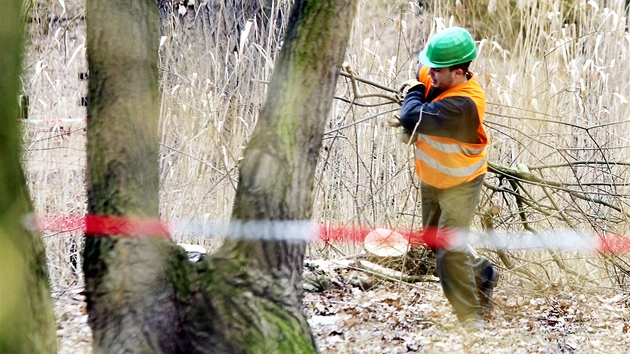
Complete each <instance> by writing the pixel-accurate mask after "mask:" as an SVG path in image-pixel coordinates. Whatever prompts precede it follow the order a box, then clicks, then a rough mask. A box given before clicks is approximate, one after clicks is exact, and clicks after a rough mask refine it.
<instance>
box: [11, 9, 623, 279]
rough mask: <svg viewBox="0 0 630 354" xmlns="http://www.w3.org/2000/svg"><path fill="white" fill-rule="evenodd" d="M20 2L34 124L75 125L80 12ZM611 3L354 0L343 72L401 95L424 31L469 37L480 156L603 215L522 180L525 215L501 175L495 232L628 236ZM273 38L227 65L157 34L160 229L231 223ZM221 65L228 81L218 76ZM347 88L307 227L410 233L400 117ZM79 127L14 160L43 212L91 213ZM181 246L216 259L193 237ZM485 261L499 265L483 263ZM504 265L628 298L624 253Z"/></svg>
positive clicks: (51, 246)
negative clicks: (170, 222) (484, 148)
mask: <svg viewBox="0 0 630 354" xmlns="http://www.w3.org/2000/svg"><path fill="white" fill-rule="evenodd" d="M30 3H32V4H33V5H32V7H31V9H32V10H31V11H33V13H34V15H33V18H36V19H37V21H38V22H34V23H32V24H31V26H30V27H29V28H30V30H29V35H30V39H31V40H30V43H29V45H28V47H27V55H26V61H25V64H26V70H25V72H24V75H23V82H24V92H25V94H26V95H28V96H29V97H30V107H29V117H30V118H31V119H33V120H50V119H59V118H78V119H82V118H84V117H85V108H84V107H81V106H79V105H78V103H79V101H80V99H81V97H82V96H84V95H85V92H86V85H85V81H81V80H79V73H82V72H85V71H86V70H87V63H86V58H85V49H84V45H85V28H84V26H85V24H84V21H83V19H82V17H81V15H82V11H83V1H82V0H65V1H52V0H51V1H42V0H31V2H30ZM605 3H606V4H607V7H604V6H603V5H598V4H597V3H596V2H594V1H588V2H575V1H561V2H558V1H546V0H538V1H531V0H530V1H510V2H504V1H494V0H485V1H484V0H479V1H473V2H467V6H466V7H464V6H461V5H458V4H461V2H460V1H455V0H452V1H434V2H433V3H432V4H430V6H428V7H427V8H421V7H419V6H418V3H417V2H403V1H394V0H390V1H378V2H373V1H359V10H358V16H357V19H356V20H355V22H354V30H353V35H352V38H351V41H350V43H349V45H348V49H347V55H346V61H347V62H348V63H349V64H350V66H351V68H352V69H353V70H354V71H355V72H356V75H358V76H361V77H363V78H366V79H369V80H372V81H375V82H379V83H381V84H383V85H385V86H388V87H391V88H396V87H398V86H399V85H400V83H401V82H403V81H405V80H406V79H408V78H410V77H412V76H413V75H414V73H415V70H416V68H417V61H416V53H417V52H418V50H419V49H420V48H422V46H423V45H424V42H425V41H426V39H427V38H428V37H429V35H430V34H432V33H434V32H435V31H436V30H438V29H441V28H442V27H445V26H450V25H466V26H471V27H470V28H471V32H473V34H474V35H475V37H476V38H477V39H478V40H479V43H480V45H479V48H480V53H481V55H480V57H479V59H478V60H477V61H476V62H475V63H474V64H473V70H474V71H475V72H477V73H478V75H479V76H478V77H479V79H480V82H481V84H482V85H483V86H484V88H485V90H486V93H487V96H488V107H487V115H486V130H487V131H488V133H489V135H490V136H491V145H490V151H489V155H490V159H491V161H493V162H496V163H499V164H502V165H505V166H516V165H517V164H525V165H527V166H529V169H530V170H531V171H532V172H533V173H534V174H537V175H539V176H540V177H542V178H545V179H548V180H553V181H560V182H564V183H568V184H569V185H567V188H569V189H571V190H572V191H574V192H578V193H580V194H581V195H587V196H590V197H592V198H596V199H597V200H599V201H603V202H604V203H607V204H603V203H597V202H593V200H584V199H580V198H577V197H576V196H575V194H570V193H567V191H566V190H564V191H563V190H560V189H554V188H550V187H547V188H541V187H540V186H534V185H530V184H527V183H524V182H523V181H520V182H519V183H521V184H520V193H521V195H522V196H523V197H524V199H525V200H526V201H527V202H529V204H527V203H526V204H525V206H524V207H520V206H519V205H517V204H516V202H515V199H514V197H513V193H508V192H506V189H509V188H511V187H510V185H509V184H508V183H507V180H506V178H499V176H498V175H496V174H489V176H488V178H487V180H486V181H487V183H488V187H489V188H486V189H485V190H484V196H483V199H482V202H481V203H480V212H483V211H484V210H486V209H487V208H488V207H490V206H492V205H496V206H500V207H501V212H500V213H499V214H498V215H496V216H495V217H494V224H495V226H496V227H498V228H502V229H506V230H511V231H519V232H521V231H523V229H524V223H523V220H522V215H523V214H522V213H519V211H522V212H524V215H526V217H527V222H528V226H530V227H531V228H533V229H540V230H546V229H553V228H558V227H576V228H580V229H585V230H587V231H588V232H595V231H597V232H600V231H602V230H612V231H615V232H619V233H627V232H628V223H627V222H626V221H627V214H626V211H625V209H627V203H628V198H627V196H628V195H630V193H629V191H628V186H627V184H628V182H629V181H627V180H626V172H627V171H626V170H627V166H625V165H622V164H615V163H614V162H618V161H624V162H625V161H628V157H629V151H628V148H629V147H630V143H629V142H628V141H627V139H628V138H627V137H626V135H625V132H626V131H627V129H628V127H627V125H628V123H629V121H628V119H627V117H628V116H629V113H630V112H629V110H630V106H629V102H628V100H630V86H629V85H630V83H628V80H626V77H625V76H626V75H625V73H626V72H628V71H629V69H630V68H629V67H628V66H630V62H629V61H627V60H625V58H627V57H628V50H629V48H630V35H629V34H628V31H627V28H628V23H627V22H628V18H627V16H628V13H627V9H626V8H625V2H624V1H619V0H611V1H607V2H605ZM282 6H284V5H282ZM286 17H287V16H285V19H286ZM169 28H177V25H176V24H175V23H172V24H171V25H170V26H169ZM278 30H279V31H282V28H280V29H278ZM180 33H181V32H180ZM274 37H275V36H274V35H273V34H272V33H269V32H261V29H259V28H257V27H256V25H255V24H254V23H252V27H251V28H250V30H249V32H248V35H247V36H246V39H243V40H242V41H241V42H240V43H239V45H238V46H237V47H238V55H235V54H234V53H218V52H217V51H216V50H209V49H208V47H207V43H208V41H209V39H207V38H206V40H205V41H202V42H203V45H202V44H200V45H198V46H195V45H189V43H187V42H185V41H183V40H182V39H181V38H183V36H182V35H180V36H179V37H173V36H170V35H169V36H167V37H166V38H165V42H164V44H163V45H162V46H161V48H160V54H161V56H160V63H159V65H160V69H161V74H162V78H161V88H162V91H161V92H162V107H161V116H160V129H161V137H162V138H161V153H160V171H161V174H160V178H161V195H160V198H161V214H162V216H163V217H164V218H165V219H171V218H195V219H201V220H228V219H229V217H230V212H231V206H232V200H233V197H234V191H235V186H236V180H237V178H238V176H237V166H238V161H239V158H240V156H241V155H242V151H243V148H244V146H245V145H246V143H247V141H248V137H249V136H250V134H251V132H252V129H253V127H254V125H255V124H256V119H257V116H258V111H259V109H260V107H261V106H262V104H263V102H264V98H265V93H266V84H265V82H267V81H269V79H270V76H271V73H272V71H273V61H274V58H275V56H276V54H277V52H278V49H279V47H278V43H277V41H276V40H275V39H274ZM261 38H266V40H265V41H261V40H260V39H261ZM258 43H264V46H261V45H259V44H258ZM226 61H228V62H230V63H232V65H233V66H232V69H230V70H225V67H224V63H225V62H226ZM340 64H341V63H340ZM358 89H359V92H358V93H360V94H361V95H369V94H374V93H378V94H387V93H388V92H384V91H383V90H380V89H378V88H375V87H372V86H370V85H365V84H361V83H359V84H358ZM356 93H357V92H354V91H353V90H352V85H351V83H350V81H349V80H348V79H347V78H343V77H341V78H340V80H339V85H338V90H337V93H336V97H337V98H338V99H337V100H335V104H334V107H333V109H332V113H331V116H330V120H329V123H328V125H327V131H328V133H327V134H326V135H325V138H324V144H323V145H324V148H323V149H322V151H321V153H320V155H321V158H320V162H319V167H318V173H317V177H316V178H317V179H316V187H315V202H314V219H315V220H317V221H320V222H323V223H330V224H337V225H338V224H342V225H361V226H366V227H372V226H387V227H391V228H395V227H406V228H409V227H418V225H419V224H420V220H419V219H418V216H419V215H420V214H419V205H418V201H419V191H418V182H417V180H416V178H415V177H414V175H413V171H412V156H413V155H412V153H413V152H412V149H411V148H408V147H404V146H402V145H401V144H400V143H399V142H398V141H397V140H396V137H395V132H394V131H393V130H392V129H391V128H389V127H387V126H385V125H384V124H383V122H384V118H385V117H387V115H389V114H393V112H394V111H395V110H396V109H397V108H398V106H397V105H396V104H391V103H389V102H388V101H387V100H385V99H383V98H378V97H369V98H360V99H357V98H356V97H355V94H356ZM84 126H85V125H84V123H82V122H81V121H77V122H75V123H57V124H50V123H40V124H24V140H25V157H24V164H25V167H26V171H27V177H28V182H29V187H30V188H31V192H32V196H33V200H34V201H35V209H36V212H38V213H58V214H66V213H84V212H85V208H86V206H85V203H86V196H85V184H84V182H85V181H84V179H85V151H84V144H85V134H84V131H83V129H84ZM576 161H579V162H580V164H579V165H576V164H574V163H575V162H576ZM572 163H573V165H572ZM560 165H562V166H560ZM549 166H555V167H553V168H550V167H549ZM490 187H494V189H492V188H490ZM611 206H613V207H615V208H616V209H614V208H611ZM477 222H479V220H477ZM478 226H479V225H478ZM44 237H45V240H46V244H47V246H48V258H49V269H50V272H51V278H52V279H51V280H52V284H53V287H54V288H64V287H69V286H80V285H81V281H80V271H78V270H76V269H73V268H72V266H71V264H72V262H71V260H72V259H73V258H76V257H78V256H79V254H78V253H79V251H78V250H79V249H80V247H76V245H77V243H79V242H80V237H81V236H80V234H79V233H78V232H70V233H61V234H46V235H44ZM178 241H186V242H190V243H199V244H203V245H205V246H206V247H209V248H213V247H215V246H216V242H215V241H213V240H209V239H207V238H203V237H200V236H199V235H188V236H185V237H182V238H180V239H178ZM361 251H362V247H361V245H358V244H353V243H335V244H332V245H323V244H314V245H313V246H312V247H310V249H309V254H310V255H311V256H312V257H321V256H324V257H332V258H334V257H341V256H348V255H352V254H355V253H357V252H361ZM483 253H484V254H486V255H488V256H489V257H490V258H492V259H493V260H495V261H496V262H497V263H500V262H499V261H498V258H497V257H496V255H495V254H494V253H492V252H490V251H488V252H483ZM511 259H512V260H513V261H515V262H516V264H517V265H518V266H519V268H520V269H528V270H529V271H531V272H532V274H534V275H535V276H536V277H537V278H538V279H539V280H541V281H542V283H543V284H546V285H549V286H552V285H554V284H558V283H562V284H567V283H570V284H586V285H587V286H589V287H594V288H598V287H608V286H611V287H613V288H614V289H617V290H622V289H624V288H625V284H626V282H627V279H626V275H625V273H624V268H627V266H626V263H625V262H626V258H625V257H622V256H620V257H617V258H615V257H612V258H609V259H605V258H602V257H599V256H594V255H585V254H579V253H569V252H566V253H561V254H551V253H549V252H547V251H539V252H522V253H514V254H512V255H511ZM585 280H586V281H587V282H585ZM503 281H505V282H507V283H508V284H510V285H514V286H521V285H524V286H527V287H531V286H533V284H531V279H529V278H527V277H524V276H523V275H522V274H521V273H515V272H511V271H504V277H503Z"/></svg>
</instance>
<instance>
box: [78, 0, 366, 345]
mask: <svg viewBox="0 0 630 354" xmlns="http://www.w3.org/2000/svg"><path fill="white" fill-rule="evenodd" d="M152 5H153V6H152ZM354 10H355V6H354V1H353V0H336V1H333V0H330V1H316V0H304V1H298V2H297V3H296V4H295V8H294V10H293V12H292V15H291V20H290V26H289V30H288V32H287V35H286V40H285V44H284V47H283V49H282V52H281V55H280V58H279V60H278V63H276V67H277V69H276V73H275V74H274V76H273V80H272V82H271V85H270V87H269V98H268V100H267V103H266V104H265V107H264V109H263V112H262V114H261V117H260V119H259V122H258V126H257V127H256V129H255V131H254V137H253V139H252V142H251V144H250V145H249V146H248V148H247V150H246V152H245V157H244V160H243V164H242V166H241V169H240V175H241V180H240V183H239V187H238V191H237V196H236V202H235V205H234V210H233V218H234V219H235V220H240V221H251V220H253V221H261V220H262V221H290V220H308V219H309V218H310V217H311V212H312V190H313V177H314V170H315V167H316V162H317V156H318V152H319V149H320V146H321V140H322V136H323V132H324V127H325V121H326V119H327V117H328V113H329V110H330V107H331V105H332V98H333V91H334V88H335V84H336V80H337V75H338V71H339V64H340V62H341V61H342V59H343V53H344V48H345V46H346V43H347V41H348V38H349V33H350V27H351V23H352V20H353V17H354ZM87 21H88V23H87V24H88V26H87V27H88V63H89V69H90V83H89V94H90V103H89V107H88V174H89V176H88V210H89V212H90V213H92V214H106V215H126V216H135V217H149V218H155V217H157V214H158V208H157V206H158V201H157V195H158V193H157V188H158V187H157V185H158V172H157V166H158V164H157V156H158V152H157V151H158V136H157V131H158V129H157V120H158V112H157V109H158V107H159V105H158V102H157V92H158V89H157V69H156V65H157V57H156V53H157V14H156V13H155V6H154V3H153V4H152V1H151V0H145V1H136V2H134V3H133V4H132V5H131V7H130V5H129V3H128V2H126V1H123V0H115V1H111V0H107V1H106V0H88V7H87ZM87 236H88V238H87V240H86V246H85V257H84V259H85V260H84V271H85V276H86V295H87V298H88V312H89V322H90V325H91V326H92V330H93V335H94V348H95V351H96V352H97V353H98V352H117V353H118V352H130V353H131V352H133V353H142V352H163V353H246V352H251V353H307V352H316V351H317V350H316V347H315V343H314V340H313V336H312V334H311V332H310V329H309V327H308V324H307V322H306V319H305V316H304V314H303V313H302V311H301V306H302V304H301V299H302V291H301V270H302V261H303V257H304V249H305V243H303V242H302V243H290V242H286V241H269V240H260V241H237V240H232V241H228V242H227V243H226V244H225V246H224V247H223V248H222V249H221V250H219V252H218V253H217V254H216V255H214V256H212V257H210V258H208V259H206V260H205V261H204V262H202V263H200V264H193V263H190V262H189V261H188V260H187V259H186V257H184V255H183V253H182V252H181V250H179V248H177V247H175V246H174V244H172V243H171V242H170V241H167V240H160V239H157V238H154V239H148V238H142V239H133V238H124V239H121V238H118V239H114V238H112V237H98V236H99V235H87ZM237 236H238V235H237ZM277 236H278V237H282V236H285V235H282V234H279V235H277Z"/></svg>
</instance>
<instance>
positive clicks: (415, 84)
mask: <svg viewBox="0 0 630 354" xmlns="http://www.w3.org/2000/svg"><path fill="white" fill-rule="evenodd" d="M418 90H421V91H423V92H424V84H423V83H422V82H420V81H418V80H416V79H411V80H407V81H405V82H404V83H403V84H402V86H401V87H400V92H399V93H398V98H399V99H400V100H401V101H402V100H404V99H405V96H407V94H408V93H409V92H411V91H418Z"/></svg>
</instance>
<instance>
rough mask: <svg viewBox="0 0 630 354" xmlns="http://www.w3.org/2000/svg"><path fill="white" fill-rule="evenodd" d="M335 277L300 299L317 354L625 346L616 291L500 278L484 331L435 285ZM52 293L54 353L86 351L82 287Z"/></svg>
mask: <svg viewBox="0 0 630 354" xmlns="http://www.w3.org/2000/svg"><path fill="white" fill-rule="evenodd" d="M340 279H341V281H335V282H334V283H333V286H332V287H331V288H329V289H328V290H325V291H321V292H306V293H305V296H304V310H305V312H306V314H307V316H308V318H309V323H310V324H311V327H312V330H313V332H314V334H315V336H316V338H317V342H318V346H319V348H320V350H321V352H322V353H408V352H418V353H624V352H628V350H629V349H628V348H630V334H629V333H628V332H630V314H629V309H628V304H629V303H630V298H629V296H628V295H627V294H625V293H623V292H620V291H618V290H611V289H604V288H602V287H598V288H584V287H582V288H577V287H573V288H571V287H568V286H563V285H559V284H555V285H554V286H550V287H549V288H547V289H543V290H540V291H534V290H528V289H527V288H526V287H523V286H515V285H512V284H508V283H506V282H503V283H501V282H500V283H499V286H498V287H497V289H496V291H495V301H496V306H495V309H494V311H493V313H492V314H491V315H490V316H489V318H488V319H487V324H488V328H487V329H485V330H482V331H479V332H476V333H467V332H466V331H464V330H463V329H462V328H461V326H460V325H459V324H458V323H457V320H456V318H455V315H453V314H452V313H451V309H450V306H449V305H448V303H447V302H446V300H445V298H444V296H443V295H442V292H441V289H440V287H439V284H438V283H435V282H427V283H415V284H407V283H401V282H395V281H383V280H379V281H377V282H376V283H375V285H372V288H371V289H369V290H367V289H361V286H360V285H351V283H352V282H350V281H348V278H343V277H342V278H340ZM53 298H54V301H55V311H56V315H57V321H58V331H57V334H58V339H59V353H73V354H77V353H90V352H91V331H90V329H89V327H88V325H87V314H86V305H85V297H84V296H83V295H82V289H81V288H80V287H75V288H68V289H56V290H55V291H53Z"/></svg>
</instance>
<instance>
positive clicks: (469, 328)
mask: <svg viewBox="0 0 630 354" xmlns="http://www.w3.org/2000/svg"><path fill="white" fill-rule="evenodd" d="M461 324H462V327H463V328H464V329H465V330H466V332H469V333H472V332H478V331H480V330H482V329H485V328H486V322H485V321H484V320H483V319H481V318H479V317H476V316H472V317H468V318H466V319H465V320H463V321H462V322H461Z"/></svg>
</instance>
